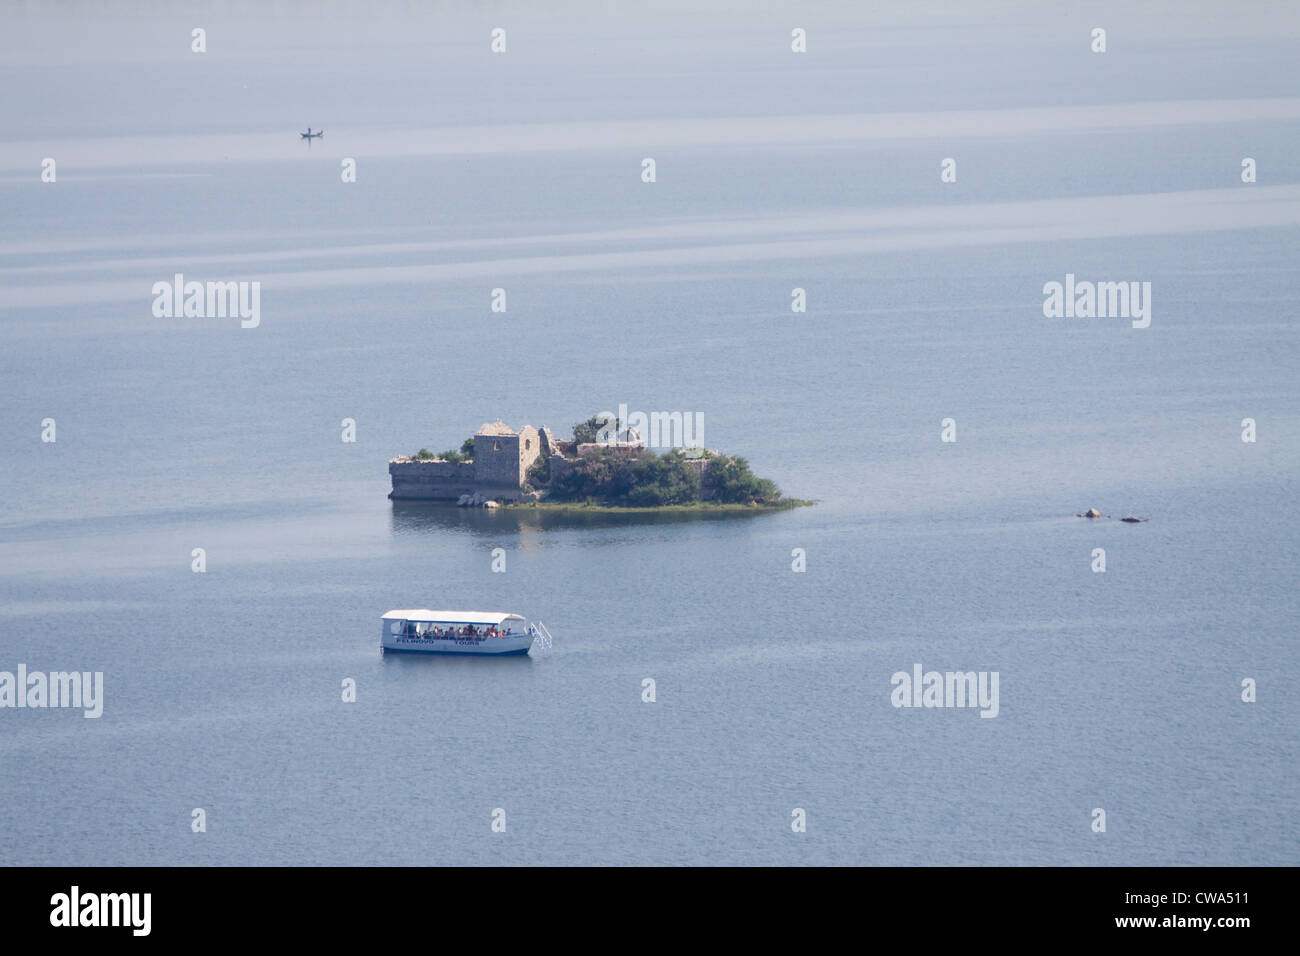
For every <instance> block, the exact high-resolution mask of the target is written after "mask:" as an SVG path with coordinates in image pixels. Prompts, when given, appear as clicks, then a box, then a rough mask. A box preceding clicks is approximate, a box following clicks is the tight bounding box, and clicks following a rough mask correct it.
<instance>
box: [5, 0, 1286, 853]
mask: <svg viewBox="0 0 1300 956" xmlns="http://www.w3.org/2000/svg"><path fill="white" fill-rule="evenodd" d="M1126 6H1127V5H1117V6H1115V7H1112V8H1102V9H1101V10H1100V11H1091V12H1089V13H1088V14H1087V15H1080V14H1073V13H1071V14H1068V15H1063V14H1059V13H1058V14H1055V15H1053V16H1049V15H1047V14H1046V13H1038V12H1034V8H1032V7H1023V8H1022V7H1020V6H1018V5H1005V6H1004V5H997V6H994V7H992V8H990V9H992V10H993V11H994V12H993V13H992V14H988V15H982V14H976V13H975V12H967V13H962V14H954V15H946V16H940V15H937V14H925V13H922V12H915V11H913V10H912V9H911V7H910V5H898V6H891V5H885V6H883V7H879V6H878V5H874V4H873V5H872V7H873V9H872V10H871V11H858V10H855V9H853V8H851V7H849V8H844V9H836V8H833V7H828V8H824V9H820V10H817V11H814V12H813V13H810V14H807V15H805V14H804V13H803V12H802V9H800V10H798V11H791V10H790V9H787V8H783V7H782V5H780V4H772V5H769V6H766V7H764V8H763V9H762V10H761V12H758V13H753V14H750V15H747V16H745V17H744V18H743V19H741V18H739V17H738V16H735V17H732V16H727V15H725V14H724V13H722V12H721V11H715V12H706V13H699V12H698V11H695V10H692V9H687V8H684V7H683V8H680V9H678V8H674V7H671V6H670V7H659V6H656V10H655V11H654V13H653V14H646V13H639V14H632V13H627V14H624V15H622V16H617V15H613V14H609V13H604V14H600V15H595V14H593V13H591V11H588V10H586V9H584V8H583V7H582V6H581V5H573V6H572V7H569V8H566V12H565V13H563V14H558V15H556V16H555V17H553V18H550V19H547V20H545V21H540V20H535V19H530V18H529V17H528V16H527V15H526V13H525V12H523V11H522V10H520V9H516V8H513V7H511V6H509V5H502V6H498V7H494V8H492V12H491V14H490V15H486V14H485V15H484V16H482V17H480V16H474V15H470V14H464V13H463V12H455V11H456V10H457V8H452V9H453V11H454V12H453V13H449V14H447V15H446V16H445V17H444V16H442V15H441V14H439V13H438V12H437V10H438V8H436V7H435V8H433V10H431V11H426V12H421V13H419V14H418V16H419V19H417V20H414V21H411V20H408V19H406V17H413V16H416V14H412V13H410V12H409V11H407V12H406V13H403V12H402V10H403V9H404V8H400V7H393V8H391V9H390V8H382V12H381V14H379V15H372V14H370V13H365V12H363V11H362V10H361V8H360V7H352V6H348V5H338V6H333V7H324V8H320V9H323V11H324V12H315V11H317V10H318V8H317V7H315V6H313V7H311V8H306V7H303V8H301V10H299V13H298V16H297V18H277V17H271V16H264V15H260V14H256V15H255V14H254V13H252V12H249V13H248V14H247V15H246V16H242V17H233V18H228V19H219V18H218V17H217V16H215V15H214V16H212V17H209V18H207V20H208V21H210V22H207V24H206V29H207V31H208V32H207V43H208V52H207V53H205V54H194V53H191V52H190V29H191V28H192V27H193V26H196V25H199V24H201V23H203V22H204V20H203V19H202V18H198V19H196V18H195V17H193V16H191V15H189V14H187V15H186V16H185V17H183V18H175V17H172V18H166V17H161V16H159V17H128V18H119V19H118V20H116V21H114V22H113V23H94V22H91V21H90V20H88V19H86V18H87V16H89V14H88V13H87V12H86V11H88V10H90V9H91V8H90V7H87V8H84V9H81V12H80V13H79V12H78V11H79V8H77V7H76V6H75V5H74V6H72V7H70V8H68V11H69V12H67V13H65V14H62V15H61V16H62V17H63V19H59V18H43V19H42V18H37V17H35V16H34V15H32V14H29V13H22V12H19V11H18V9H16V8H15V9H11V10H7V11H6V12H5V14H4V16H5V19H6V29H5V30H4V31H3V34H2V38H0V49H3V51H4V57H3V61H2V64H0V75H3V77H4V79H5V82H4V83H2V84H0V115H4V116H5V117H6V122H5V123H4V124H3V126H4V129H3V132H2V133H0V199H2V206H3V213H0V217H2V221H3V235H2V236H0V280H2V282H3V301H0V342H2V343H3V347H2V348H0V409H2V410H3V414H0V449H3V451H2V452H0V671H3V670H7V671H14V670H16V668H17V666H18V665H19V664H20V663H21V664H25V665H26V666H27V668H28V669H29V670H32V671H37V670H39V671H53V670H73V669H75V670H79V671H102V672H103V674H104V687H105V690H104V697H105V700H104V712H103V716H102V717H101V718H99V719H97V720H88V719H84V718H83V717H82V716H81V713H80V711H75V710H30V709H23V710H10V709H5V710H0V768H3V772H0V859H3V860H4V861H5V862H7V863H15V864H181V865H184V864H198V865H209V864H222V865H224V864H372V863H378V864H474V863H498V864H534V863H552V864H576V863H602V864H633V863H652V864H722V863H729V864H735V863H741V864H806V863H815V864H860V863H865V864H1103V865H1112V864H1114V865H1138V864H1223V865H1232V864H1247V865H1250V864H1291V865H1294V864H1296V863H1298V862H1300V843H1298V842H1297V832H1298V829H1297V828H1298V824H1300V800H1298V799H1297V783H1298V780H1297V773H1296V767H1297V756H1298V755H1297V747H1296V732H1295V728H1296V726H1297V719H1298V718H1300V706H1298V703H1297V697H1296V687H1297V686H1298V683H1300V668H1298V667H1297V662H1296V652H1295V646H1296V645H1295V641H1296V631H1297V623H1300V598H1298V597H1297V594H1296V588H1295V582H1296V578H1297V570H1300V560H1298V559H1297V548H1296V541H1297V538H1298V537H1300V522H1298V519H1297V510H1296V508H1295V504H1294V502H1295V500H1296V494H1297V490H1298V489H1297V475H1298V474H1300V454H1298V452H1297V449H1298V448H1300V444H1298V440H1300V403H1298V401H1297V399H1298V398H1300V386H1298V384H1297V383H1298V382H1300V377H1298V376H1297V374H1296V371H1297V344H1298V343H1297V337H1298V336H1297V330H1296V324H1295V316H1296V311H1297V305H1298V304H1300V275H1297V271H1296V265H1295V264H1296V261H1297V251H1298V250H1300V91H1298V90H1297V85H1298V84H1297V81H1298V80H1300V73H1297V71H1296V68H1295V63H1296V62H1297V60H1296V53H1297V46H1298V45H1300V40H1298V37H1300V17H1298V16H1297V15H1296V13H1295V12H1294V11H1288V10H1286V9H1284V7H1283V6H1281V5H1278V6H1264V5H1261V6H1259V7H1250V6H1249V5H1247V7H1246V8H1243V9H1245V12H1238V8H1236V7H1234V8H1233V13H1232V14H1231V15H1228V14H1216V13H1215V12H1214V10H1213V8H1212V7H1211V6H1206V7H1205V8H1204V9H1201V8H1196V7H1192V8H1191V9H1190V10H1188V9H1186V8H1185V6H1184V5H1178V6H1177V7H1168V8H1157V9H1155V10H1145V11H1143V12H1137V13H1135V12H1131V11H1128V10H1127V9H1126ZM94 9H99V7H95V8H94ZM235 9H239V8H237V7H236V8H235ZM251 9H252V8H250V11H251ZM279 9H282V10H290V11H292V10H294V9H296V8H294V7H293V6H292V5H287V6H285V7H282V8H279ZM366 9H367V10H369V8H366ZM634 16H636V17H641V18H644V19H640V20H637V19H633V17H634ZM1094 19H1095V20H1096V21H1097V22H1093V21H1094ZM191 20H194V22H191ZM801 21H804V22H801ZM1098 25H1101V26H1105V27H1107V29H1108V36H1109V49H1108V51H1107V52H1106V53H1105V54H1093V53H1091V52H1090V51H1089V49H1088V46H1089V39H1088V37H1089V31H1090V30H1091V28H1092V27H1094V26H1098ZM493 26H505V27H506V28H507V29H508V37H509V45H508V48H507V52H506V53H505V54H504V55H493V54H491V53H490V52H489V47H488V44H489V30H490V29H491V28H492V27H493ZM794 26H803V27H805V28H806V29H807V30H808V36H809V42H808V53H806V54H802V55H797V54H793V53H791V52H790V30H791V28H792V27H794ZM876 114H891V115H890V116H884V117H882V116H880V115H876ZM308 125H311V126H313V127H316V128H323V129H325V130H326V135H325V137H324V138H323V139H321V140H319V141H315V142H312V143H310V144H308V143H306V142H304V141H302V140H300V139H299V138H298V137H297V136H296V131H297V130H298V129H303V128H306V127H307V126H308ZM45 157H51V158H54V159H55V160H56V162H57V181H56V182H54V183H42V182H41V180H40V170H41V160H42V159H43V158H45ZM344 157H351V158H354V159H356V161H357V181H356V182H355V183H347V184H345V183H343V182H342V181H341V179H340V164H341V162H342V160H343V158H344ZM645 157H653V158H654V159H655V161H656V182H654V183H653V184H648V183H644V182H642V180H641V169H642V164H641V161H642V159H643V158H645ZM945 157H954V158H956V160H957V164H958V166H957V168H958V179H957V182H956V183H947V184H945V183H941V182H940V178H939V172H940V161H941V160H942V159H944V158H945ZM1243 157H1252V158H1254V159H1255V160H1256V161H1257V164H1258V181H1257V182H1256V183H1254V184H1244V183H1242V181H1241V176H1240V171H1241V160H1242V158H1243ZM176 272H182V273H184V274H185V276H186V277H187V278H190V279H199V280H200V281H206V280H219V281H239V280H257V281H260V282H261V283H262V298H261V322H260V325H259V326H258V327H257V328H250V329H243V328H240V325H239V321H238V320H237V319H218V318H212V319H180V318H178V319H165V318H155V317H154V316H153V315H152V313H151V303H152V295H151V294H150V290H151V287H152V285H153V283H155V282H158V281H170V280H171V277H172V276H173V274H174V273H176ZM1067 273H1073V274H1075V275H1076V276H1077V277H1078V278H1079V279H1080V280H1083V279H1090V280H1100V281H1106V280H1117V281H1118V280H1124V281H1128V280H1135V281H1144V282H1150V283H1151V285H1152V290H1153V291H1152V299H1151V302H1152V310H1151V323H1150V327H1149V328H1144V329H1139V328H1133V327H1132V324H1131V323H1130V321H1129V320H1128V319H1126V318H1092V319H1066V318H1046V317H1045V316H1044V314H1043V298H1044V295H1043V291H1042V290H1043V285H1044V283H1047V282H1051V281H1064V278H1065V276H1066V274H1067ZM497 287H501V288H505V289H506V290H507V293H508V309H507V311H506V312H505V313H494V312H492V311H491V310H490V308H489V303H490V295H491V290H492V289H494V288H497ZM796 287H799V288H803V289H805V290H806V293H807V300H808V309H807V312H806V313H802V314H797V313H792V312H791V308H790V303H791V290H792V289H794V288H796ZM620 403H626V404H627V405H628V406H629V407H630V408H632V409H642V410H647V411H648V410H659V409H667V410H682V411H687V412H696V411H698V412H701V413H702V414H703V416H704V422H705V444H706V445H708V446H709V447H711V448H717V449H721V450H724V451H727V452H731V453H735V454H740V455H743V456H745V457H746V458H748V459H749V461H750V463H751V464H752V466H753V468H754V470H755V471H756V472H757V473H758V474H760V475H764V476H767V477H771V478H773V479H775V480H776V481H777V482H778V483H779V484H780V485H781V487H782V488H783V489H784V490H785V491H786V492H787V493H788V494H790V495H793V496H797V497H804V498H813V499H816V500H817V505H816V506H815V507H813V508H800V509H796V510H792V511H786V512H781V513H775V514H766V515H756V516H748V515H747V516H740V517H726V518H719V517H699V516H696V517H688V518H683V517H681V516H667V517H665V516H640V515H613V516H596V515H581V516H576V517H564V516H561V515H557V514H545V515H541V516H538V515H532V516H529V515H523V516H521V515H519V514H518V513H489V512H485V511H473V512H470V511H466V510H458V509H455V508H440V507H433V506H427V505H421V504H394V503H392V502H389V501H388V500H387V498H386V495H387V492H388V490H389V483H388V476H387V461H388V459H389V458H390V457H393V456H395V455H399V454H409V453H411V452H413V451H415V450H416V449H418V448H420V447H422V446H424V447H428V448H431V449H441V448H447V447H456V446H459V444H460V442H461V441H462V439H464V438H465V437H466V436H467V435H469V434H471V433H472V432H473V430H474V429H475V428H476V427H477V426H478V425H479V424H480V423H481V422H484V421H492V420H495V419H497V418H501V419H503V420H504V421H506V422H508V423H510V424H511V425H513V426H515V427H518V426H520V425H522V424H525V423H530V424H533V425H534V426H540V425H543V424H545V425H549V426H550V427H551V428H552V429H554V430H555V431H556V432H557V433H558V434H560V435H561V437H567V435H568V432H569V430H570V427H571V425H572V424H573V423H574V422H577V421H580V420H583V419H585V418H587V417H588V416H589V415H592V414H594V413H596V412H598V411H602V410H606V409H609V410H613V409H616V408H617V407H618V405H619V404H620ZM46 418H52V419H54V420H55V421H56V423H57V441H55V442H54V443H47V442H42V441H41V431H42V424H41V423H42V420H43V419H46ZM345 418H351V419H354V420H355V422H356V429H357V441H356V442H355V443H345V442H343V441H341V440H340V434H341V422H342V420H343V419H345ZM946 418H951V419H953V420H955V423H956V430H957V431H956V434H957V441H956V442H955V443H947V442H943V441H941V440H940V437H941V436H940V432H941V427H940V423H941V421H942V420H943V419H946ZM1245 418H1251V419H1254V420H1255V422H1256V423H1257V429H1258V440H1257V441H1256V442H1254V443H1247V442H1243V441H1242V424H1241V423H1242V420H1243V419H1245ZM1093 506H1095V507H1097V508H1099V509H1101V510H1102V511H1103V512H1105V513H1106V514H1107V515H1109V516H1111V517H1110V518H1108V519H1106V520H1102V521H1096V522H1090V521H1087V520H1084V519H1080V518H1077V517H1075V514H1076V513H1077V512H1080V511H1083V510H1085V509H1087V508H1089V507H1093ZM1129 513H1133V514H1137V515H1141V516H1145V517H1148V518H1150V521H1149V522H1148V523H1145V524H1133V525H1130V524H1123V523H1120V522H1118V521H1117V520H1114V519H1115V518H1116V517H1118V516H1121V515H1125V514H1129ZM194 548H203V549H205V552H206V561H207V570H206V572H205V573H202V574H196V573H193V572H192V571H191V552H192V549H194ZM497 548H500V549H504V553H505V557H506V571H505V573H494V572H493V571H492V562H493V551H494V549H497ZM1096 548H1104V549H1105V552H1106V571H1105V573H1094V572H1093V570H1092V568H1091V565H1092V562H1093V551H1094V549H1096ZM794 549H803V550H804V552H805V554H806V568H807V569H806V571H805V572H803V573H796V572H794V571H793V570H792V562H793V561H794V560H795V559H794V557H793V556H792V552H793V551H794ZM400 607H453V608H455V607H465V608H480V609H495V608H500V609H505V610H514V611H519V612H520V613H523V614H525V615H526V616H528V617H529V618H530V619H541V620H543V621H545V622H546V624H547V626H548V627H549V628H550V630H551V631H552V633H553V634H554V635H555V645H554V649H553V650H552V651H551V652H549V653H539V652H537V651H535V652H534V654H533V655H532V656H530V657H526V658H522V659H503V660H485V659H463V660H462V659H439V658H435V659H426V658H418V657H409V656H395V655H390V656H388V657H386V658H385V657H381V656H380V655H379V654H378V637H379V616H380V615H381V614H382V613H383V612H384V611H387V610H388V609H390V608H400ZM915 664H920V665H922V666H923V667H924V669H925V670H938V671H990V672H992V671H996V672H998V674H999V677H1000V683H999V687H1000V699H999V712H998V714H997V717H996V718H995V719H981V717H980V716H979V712H978V711H977V710H974V709H969V708H967V709H956V708H954V709H926V708H920V709H914V708H895V707H894V706H893V705H892V704H891V691H892V689H893V687H892V684H891V677H892V675H893V674H894V673H895V672H899V671H905V672H909V673H910V672H911V671H912V668H913V666H914V665H915ZM349 678H350V679H352V680H354V681H355V682H356V688H357V690H356V696H357V699H356V701H355V702H354V703H345V702H343V700H342V694H341V685H342V682H343V681H344V680H345V679H349ZM645 678H652V679H653V680H654V681H655V689H656V700H655V702H654V703H645V702H643V700H642V682H643V680H644V679H645ZM1247 678H1250V679H1253V680H1254V681H1255V682H1256V684H1257V694H1258V700H1257V701H1256V702H1254V703H1246V702H1243V700H1242V681H1243V680H1244V679H1247ZM194 808H203V809H204V811H205V813H206V820H207V832H206V833H201V834H199V833H194V832H192V831H191V813H192V811H193V809H194ZM496 808H502V809H504V810H505V812H506V819H507V830H506V832H505V833H504V834H500V833H494V832H492V829H491V826H490V824H491V819H492V813H493V811H494V810H495V809H496ZM795 808H800V809H802V810H804V811H805V812H806V817H807V832H805V833H796V832H793V830H792V827H791V821H792V811H793V810H794V809H795ZM1094 808H1103V809H1104V810H1105V811H1106V815H1107V828H1106V832H1105V833H1096V832H1093V829H1092V822H1093V811H1094Z"/></svg>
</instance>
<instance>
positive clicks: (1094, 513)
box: [1076, 508, 1101, 518]
mask: <svg viewBox="0 0 1300 956" xmlns="http://www.w3.org/2000/svg"><path fill="white" fill-rule="evenodd" d="M1076 517H1079V518H1100V517H1101V512H1100V511H1098V510H1097V509H1096V508H1089V509H1088V510H1087V511H1085V512H1084V513H1083V514H1081V515H1077V516H1076Z"/></svg>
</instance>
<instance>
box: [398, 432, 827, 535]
mask: <svg viewBox="0 0 1300 956" xmlns="http://www.w3.org/2000/svg"><path fill="white" fill-rule="evenodd" d="M611 425H612V427H611ZM388 473H389V476H390V477H391V478H392V483H393V490H392V492H391V493H390V494H389V496H388V497H389V498H391V499H393V500H401V501H441V502H446V503H448V504H450V503H455V504H458V505H461V506H465V507H470V506H482V507H488V508H496V507H510V508H538V509H570V508H583V509H599V510H605V511H647V510H669V509H671V510H683V511H684V510H692V509H698V510H709V511H746V512H752V511H759V510H782V509H786V508H797V507H800V506H802V505H811V504H812V502H811V501H805V500H802V499H798V498H786V497H785V496H784V495H782V493H781V489H780V488H778V487H777V486H776V484H775V483H774V482H773V481H771V480H770V479H767V478H759V477H758V476H757V475H755V474H754V473H753V472H752V471H751V470H750V468H749V463H748V462H747V461H746V460H745V459H744V458H739V457H736V456H733V455H724V454H720V453H719V452H716V451H710V450H707V449H703V448H673V449H670V450H668V451H666V452H663V453H662V454H658V453H656V452H654V451H652V450H651V449H650V448H648V447H647V446H646V443H645V442H644V441H643V440H642V439H641V437H640V436H639V435H638V434H637V433H636V431H635V430H634V429H632V428H626V427H620V424H619V423H618V422H613V423H610V422H608V421H607V420H602V419H600V418H598V417H592V418H589V419H587V420H586V421H585V422H581V423H579V424H577V425H575V426H574V427H573V438H572V439H571V440H569V441H560V440H557V439H556V438H555V436H554V435H553V434H552V433H551V430H550V429H549V428H547V427H546V426H542V427H541V428H540V429H537V428H533V427H532V426H531V425H525V426H523V427H522V428H521V429H519V431H517V432H516V431H515V430H514V429H512V428H510V426H508V425H506V424H505V423H504V422H501V421H499V420H498V421H496V422H489V423H485V424H483V425H481V426H479V429H478V431H477V432H475V433H474V435H473V436H472V437H471V438H467V439H466V440H465V441H464V442H463V443H462V444H461V446H460V449H459V450H448V451H443V452H440V453H437V454H434V453H433V452H430V451H429V450H428V449H426V448H421V449H420V450H419V451H418V452H416V453H415V454H414V455H409V456H405V457H401V458H394V459H392V460H390V461H389V463H388Z"/></svg>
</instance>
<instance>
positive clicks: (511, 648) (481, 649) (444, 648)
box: [383, 634, 533, 657]
mask: <svg viewBox="0 0 1300 956" xmlns="http://www.w3.org/2000/svg"><path fill="white" fill-rule="evenodd" d="M532 646H533V638H532V636H531V635H529V634H517V635H511V636H510V637H480V638H472V637H458V638H424V637H404V636H401V635H393V634H385V635H384V640H383V648H384V652H385V653H390V652H395V653H401V654H477V655H481V656H484V657H509V656H512V655H519V654H527V653H528V652H529V650H531V649H532Z"/></svg>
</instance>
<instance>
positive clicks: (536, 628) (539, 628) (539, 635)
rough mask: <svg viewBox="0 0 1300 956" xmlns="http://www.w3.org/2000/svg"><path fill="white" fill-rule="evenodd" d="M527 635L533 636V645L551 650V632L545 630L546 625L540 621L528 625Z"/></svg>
mask: <svg viewBox="0 0 1300 956" xmlns="http://www.w3.org/2000/svg"><path fill="white" fill-rule="evenodd" d="M528 633H529V634H531V635H533V643H534V644H540V645H541V646H542V647H544V648H546V649H547V650H548V651H549V650H550V649H551V632H550V631H548V630H547V629H546V625H545V624H543V623H542V622H541V621H533V622H532V623H531V624H529V625H528Z"/></svg>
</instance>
